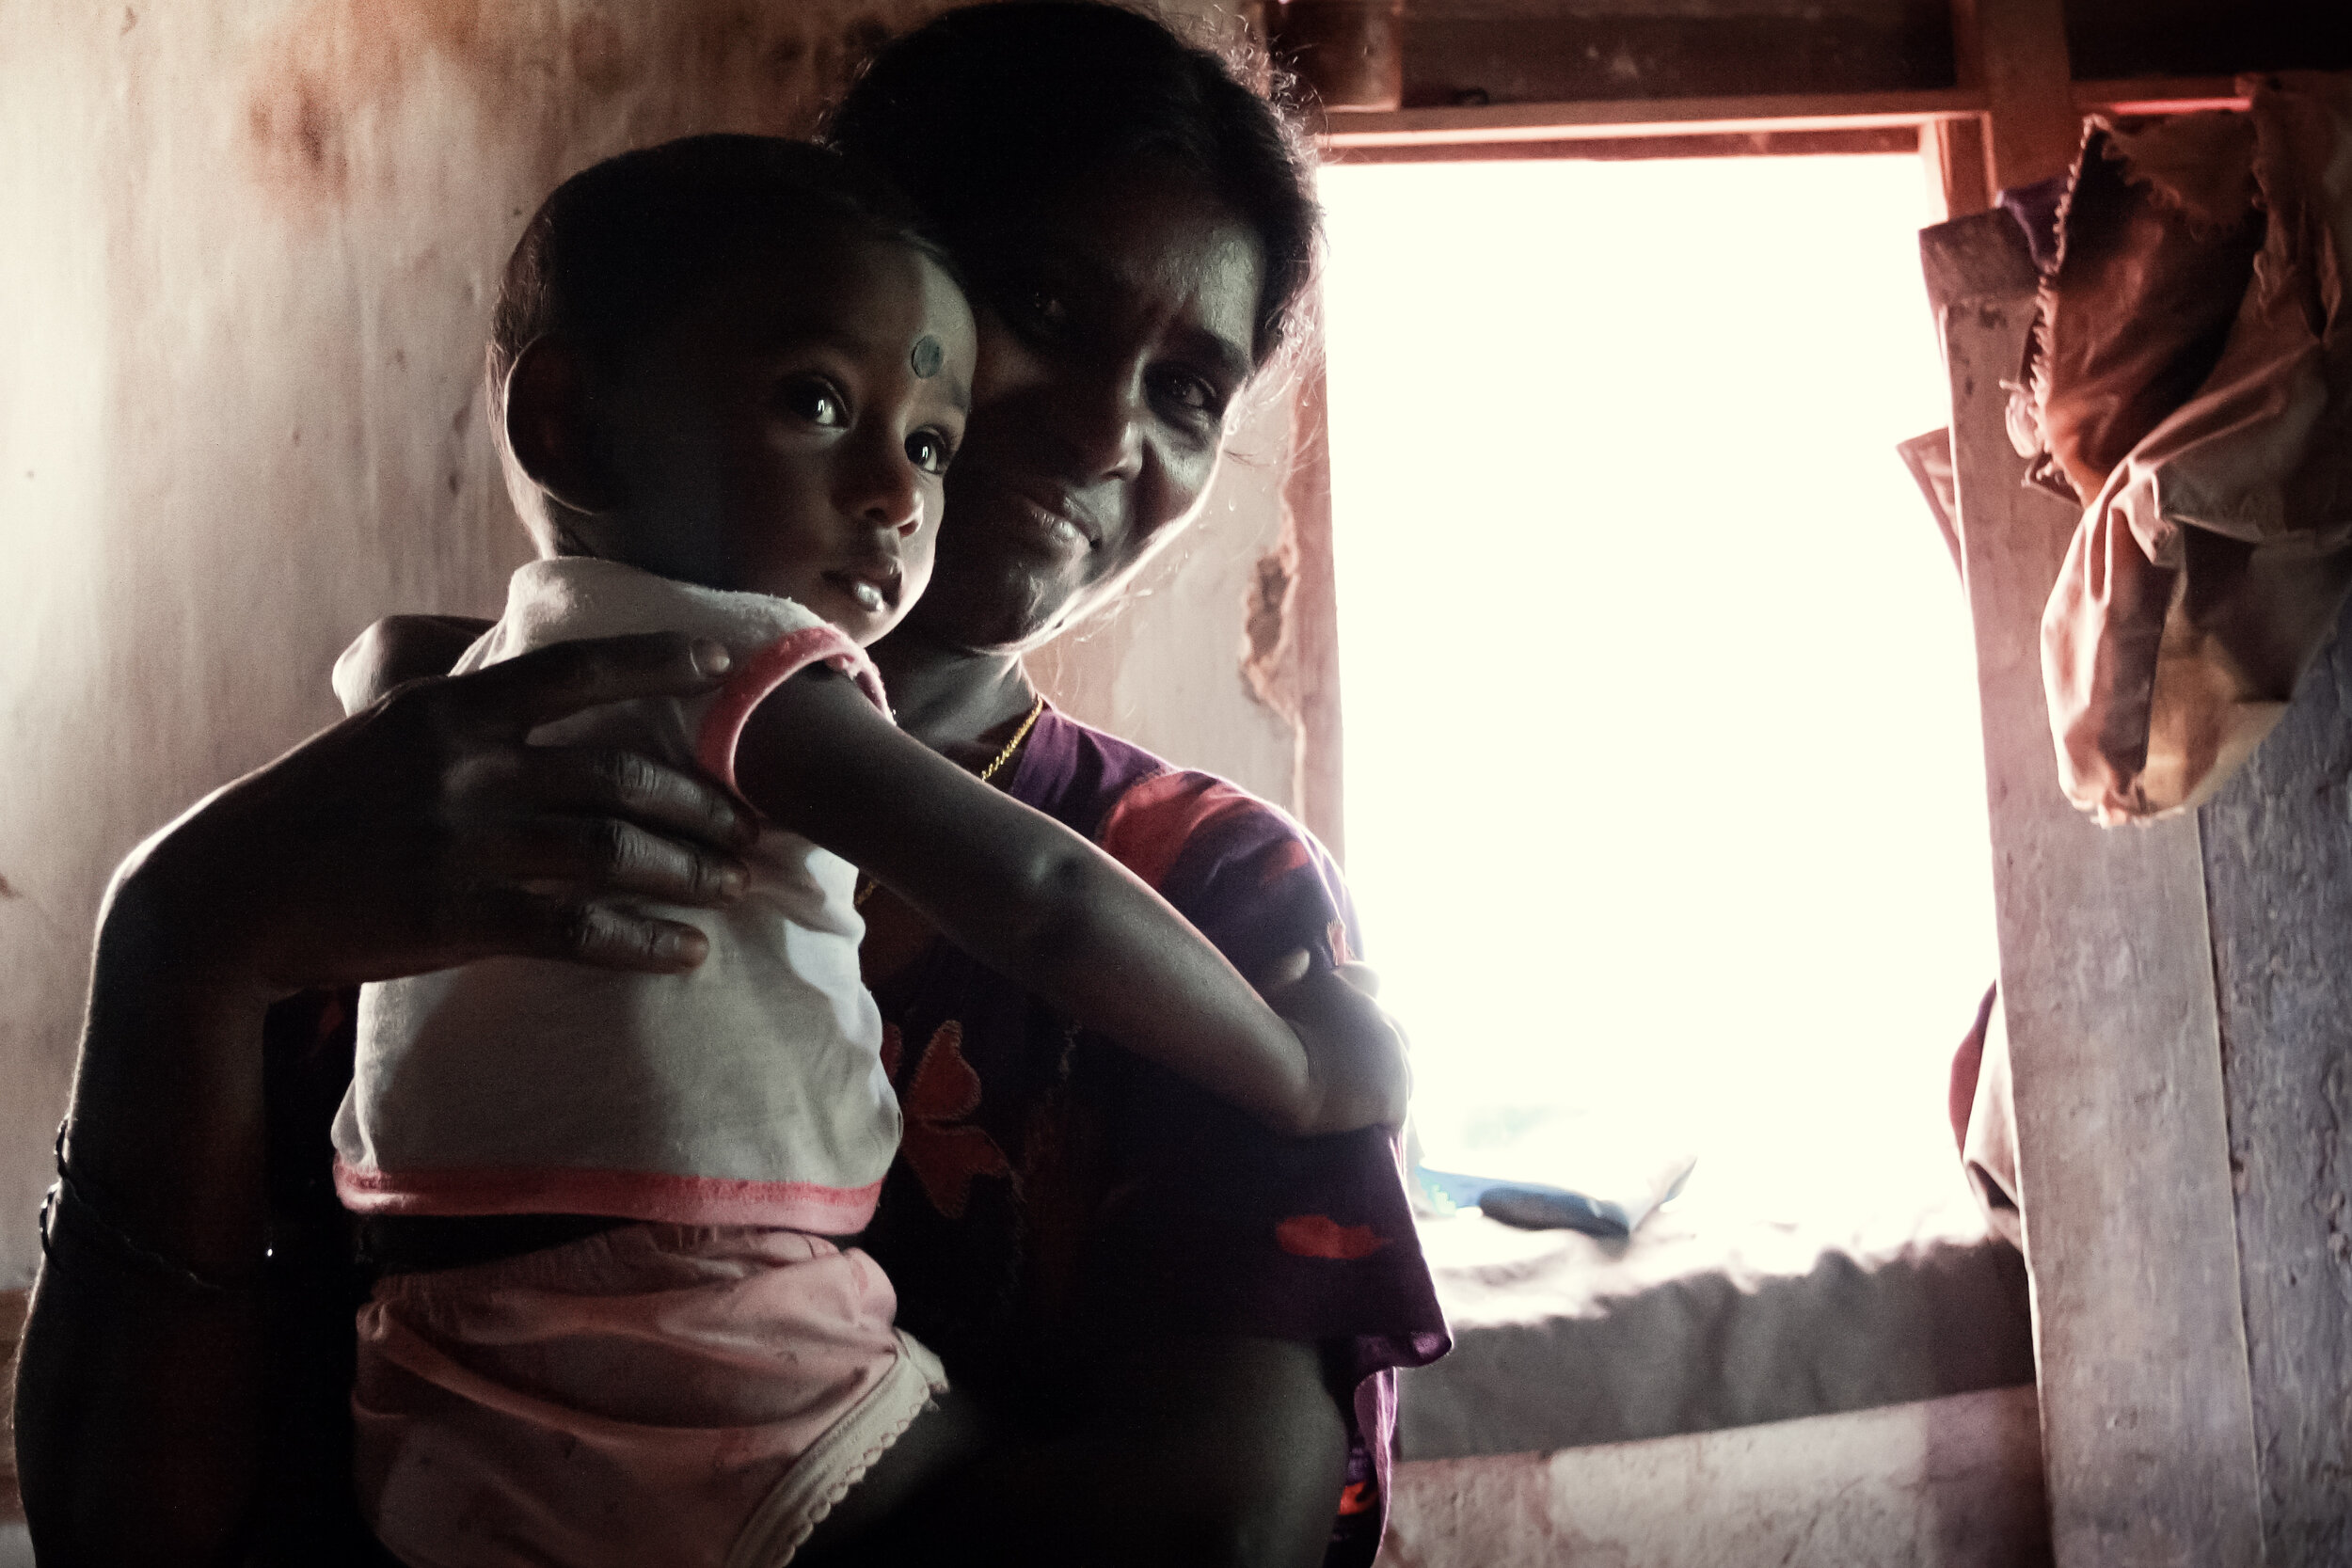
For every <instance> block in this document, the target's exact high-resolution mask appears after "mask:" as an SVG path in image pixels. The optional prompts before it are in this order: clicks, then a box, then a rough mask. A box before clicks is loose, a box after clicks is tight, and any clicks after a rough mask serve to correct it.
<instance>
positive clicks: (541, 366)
mask: <svg viewBox="0 0 2352 1568" xmlns="http://www.w3.org/2000/svg"><path fill="white" fill-rule="evenodd" d="M590 378H591V372H590V370H589V367H588V364H587V361H586V360H585V359H584V358H583V357H582V356H581V355H580V351H579V350H578V349H576V348H574V347H573V346H572V345H571V344H569V343H567V342H565V341H564V340H563V339H561V338H556V337H543V338H533V339H532V341H530V342H529V343H528V344H526V345H524V348H523V351H522V353H520V354H518V355H516V356H515V364H514V368H513V369H512V370H510V371H508V372H506V445H507V450H508V451H512V452H513V453H514V454H515V461H516V462H517V463H519V464H520V465H522V470H523V472H524V473H526V474H528V475H530V476H531V482H532V483H533V484H536V485H537V486H539V488H540V489H542V490H544V491H546V492H547V493H548V496H549V497H550V498H551V499H554V500H555V501H557V502H558V503H559V504H561V505H563V506H565V507H568V508H569V509H570V510H572V511H574V512H581V513H588V514H591V515H593V514H596V513H599V512H610V511H612V509H613V508H614V507H615V506H617V505H618V504H619V502H620V494H619V485H618V484H617V483H615V481H614V478H613V475H612V468H611V465H610V464H608V463H607V462H606V461H605V453H604V450H603V443H602V442H600V441H599V440H598V439H597V438H596V420H595V418H594V416H593V413H592V410H591V407H590V403H591V399H592V398H593V397H594V395H595V393H594V388H593V387H592V386H591V381H590Z"/></svg>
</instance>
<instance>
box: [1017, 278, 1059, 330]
mask: <svg viewBox="0 0 2352 1568" xmlns="http://www.w3.org/2000/svg"><path fill="white" fill-rule="evenodd" d="M1021 318H1022V320H1023V321H1025V323H1027V324H1028V325H1029V328H1030V329H1031V330H1032V331H1035V332H1041V333H1044V334H1046V335H1047V336H1049V337H1050V336H1054V335H1057V334H1059V333H1062V332H1066V331H1068V330H1069V328H1070V307H1069V306H1068V305H1066V304H1064V303H1063V301H1062V298H1061V296H1060V295H1059V294H1057V293H1054V292H1053V291H1052V290H1051V289H1031V290H1029V291H1028V292H1027V293H1024V294H1023V295H1022V296H1021Z"/></svg>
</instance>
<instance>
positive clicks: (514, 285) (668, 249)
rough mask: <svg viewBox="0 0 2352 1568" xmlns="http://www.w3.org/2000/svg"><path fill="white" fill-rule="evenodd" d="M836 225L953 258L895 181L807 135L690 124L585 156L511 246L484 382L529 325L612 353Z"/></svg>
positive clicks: (505, 363)
mask: <svg viewBox="0 0 2352 1568" xmlns="http://www.w3.org/2000/svg"><path fill="white" fill-rule="evenodd" d="M845 230H846V231H847V232H850V233H852V234H856V235H859V236H861V237H864V238H870V239H879V240H883V241H889V242H895V243H898V244H900V245H912V246H914V248H915V249H918V250H920V251H922V252H924V253H925V254H926V255H928V256H930V257H931V258H932V259H933V260H934V261H939V262H940V263H941V264H942V265H943V266H947V265H948V263H947V259H946V253H945V252H944V251H943V250H942V248H941V246H940V245H939V244H938V242H937V241H935V240H933V239H931V238H930V236H929V234H928V232H927V231H926V230H925V229H924V227H923V224H922V220H921V218H920V215H919V213H918V211H917V209H916V208H915V206H914V204H913V202H911V201H910V200H909V199H908V198H907V196H906V195H905V194H904V193H903V192H901V191H899V190H898V188H897V187H895V186H893V185H892V184H891V183H890V182H889V181H888V180H887V179H884V178H882V176H880V175H877V174H875V173H873V172H871V171H869V170H866V169H864V168H861V167H859V166H857V165H856V164H854V163H853V162H851V161H850V159H848V158H845V157H843V156H842V155H840V154H839V153H837V152H834V151H831V150H827V149H825V148H821V147H814V146H811V145H809V144H808V143H806V142H794V141H785V140H783V139H781V138H778V137H774V136H751V135H705V136H687V137H684V138H682V139H680V140H678V141H673V142H664V143H662V144H661V145H660V146H659V147H647V148H641V149H639V150H636V151H633V152H624V153H622V154H620V155H619V156H618V157H614V158H607V159H606V160H604V162H602V163H600V164H593V165H591V166H588V167H587V168H584V169H582V170H580V172H579V173H578V174H575V175H573V176H572V177H571V178H570V179H569V180H566V181H564V182H563V183H562V184H561V185H558V186H557V187H556V188H555V190H554V193H553V194H552V195H550V196H549V197H548V198H547V200H545V201H544V202H542V203H540V206H539V210H538V212H537V213H535V214H532V219H531V222H530V224H529V225H528V226H526V227H525V228H524V230H523V234H522V238H521V239H520V240H518V241H516V245H515V251H514V254H513V255H512V256H511V257H509V258H508V259H507V262H506V274H505V276H504V277H503V278H502V279H501V282H500V285H499V298H498V307H497V309H496V310H495V311H494V312H493V313H492V315H491V319H490V356H489V373H490V386H491V395H492V397H493V398H494V399H502V398H503V396H504V389H505V385H506V372H508V371H510V370H511V369H513V368H514V364H515V359H516V356H518V355H520V354H521V353H522V351H523V350H524V348H525V347H527V346H528V345H529V344H530V342H531V341H532V339H534V338H537V337H540V336H542V335H543V334H546V333H549V332H558V333H562V334H564V335H565V336H567V337H569V338H571V339H573V340H574V341H576V342H578V343H579V344H580V347H581V349H582V350H583V351H584V352H586V353H588V354H590V355H592V356H609V355H610V354H611V353H612V351H613V350H615V349H617V348H620V347H622V346H624V345H627V344H628V343H630V342H633V341H642V339H643V338H644V335H645V334H646V333H648V332H650V331H652V330H653V329H654V328H656V327H658V326H659V325H660V324H661V323H662V322H663V321H664V320H665V319H667V318H668V317H670V316H671V315H673V314H675V312H676V311H677V310H679V309H683V308H684V307H685V305H686V304H687V303H688V302H689V301H691V298H692V297H693V296H694V295H695V293H697V292H698V291H699V290H701V289H702V288H704V287H707V285H709V284H710V283H712V282H714V281H716V280H717V279H718V278H720V277H723V276H724V275H725V274H726V273H727V272H728V271H729V270H730V269H732V268H734V267H737V266H739V265H741V264H742V263H743V262H744V261H747V260H749V259H750V258H751V257H752V256H753V255H754V254H755V253H756V252H757V251H758V250H759V249H760V248H761V247H763V246H767V245H778V244H782V245H795V244H806V243H807V242H808V240H809V239H810V237H811V236H812V234H814V233H816V232H818V231H832V232H841V231H845ZM953 270H954V269H953V268H952V267H949V272H950V275H951V276H952V275H953Z"/></svg>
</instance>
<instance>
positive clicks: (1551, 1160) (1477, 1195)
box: [1412, 1105, 1698, 1239]
mask: <svg viewBox="0 0 2352 1568" xmlns="http://www.w3.org/2000/svg"><path fill="white" fill-rule="evenodd" d="M1454 1131H1455V1134H1456V1135H1454V1136H1451V1137H1446V1136H1438V1135H1435V1132H1434V1130H1432V1129H1417V1130H1416V1132H1417V1135H1416V1136H1415V1138H1414V1139H1413V1149H1412V1168H1413V1176H1414V1181H1415V1185H1416V1186H1418V1187H1419V1188H1420V1194H1419V1196H1420V1199H1421V1205H1420V1206H1421V1208H1422V1211H1423V1212H1436V1213H1438V1214H1450V1213H1453V1212H1455V1211H1456V1210H1460V1209H1472V1208H1474V1209H1479V1210H1482V1211H1484V1212H1485V1213H1486V1217H1487V1218H1489V1219H1493V1220H1499V1221H1501V1222H1502V1223H1503V1224H1504V1225H1510V1226H1517V1227H1519V1228H1520V1229H1523V1230H1581V1231H1582V1232H1584V1233H1585V1234H1586V1235H1588V1236H1599V1237H1603V1238H1608V1239H1622V1238H1624V1237H1628V1236H1630V1235H1632V1234H1633V1232H1634V1231H1635V1230H1636V1229H1638V1228H1639V1227H1641V1224H1642V1222H1643V1221H1644V1220H1645V1219H1647V1218H1649V1216H1650V1214H1651V1213H1652V1212H1655V1211H1656V1210H1657V1208H1658V1206H1659V1205H1660V1204H1661V1203H1664V1202H1666V1201H1667V1200H1668V1199H1670V1198H1672V1197H1673V1196H1675V1195H1676V1194H1677V1193H1679V1192H1680V1191H1681V1190H1682V1184H1683V1182H1684V1181H1686V1180H1689V1179H1690V1175H1691V1171H1692V1167H1693V1166H1695V1165H1696V1164H1698V1161H1697V1157H1696V1156H1694V1155H1691V1154H1687V1153H1682V1152H1680V1151H1679V1150H1677V1149H1675V1148H1673V1147H1672V1145H1671V1144H1669V1143H1667V1142H1666V1141H1665V1140H1663V1139H1661V1138H1660V1137H1658V1136H1656V1135H1655V1134H1654V1133H1651V1132H1646V1131H1645V1130H1642V1129H1637V1128H1636V1127H1633V1126H1629V1125H1628V1123H1627V1121H1626V1119H1625V1118H1624V1117H1622V1116H1619V1115H1608V1116H1602V1115H1596V1114H1594V1113H1593V1112H1591V1111H1589V1110H1570V1109H1567V1108H1565V1107H1558V1106H1525V1105H1520V1106H1509V1107H1500V1106H1498V1107H1491V1108H1488V1109H1486V1110H1484V1111H1482V1112H1478V1113H1475V1114H1473V1115H1471V1116H1470V1117H1466V1118H1464V1119H1463V1121H1462V1123H1461V1125H1460V1126H1459V1127H1458V1129H1455V1130H1454ZM1423 1136H1427V1138H1428V1143H1427V1145H1424V1144H1423V1143H1422V1137H1423ZM1433 1159H1434V1161H1435V1163H1434V1164H1433V1163H1432V1161H1433Z"/></svg>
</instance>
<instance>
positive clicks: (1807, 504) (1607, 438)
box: [1322, 157, 1995, 1217]
mask: <svg viewBox="0 0 2352 1568" xmlns="http://www.w3.org/2000/svg"><path fill="white" fill-rule="evenodd" d="M1322 193H1323V199H1324V201H1325V203H1326V205H1327V211H1328V220H1329V230H1330V244H1331V265H1330V270H1329V275H1328V277H1327V286H1326V297H1327V310H1328V330H1329V345H1330V360H1329V367H1330V420H1331V458H1332V476H1333V489H1334V514H1335V518H1336V523H1335V527H1336V530H1337V551H1338V573H1339V593H1340V613H1341V640H1342V686H1343V700H1344V703H1345V711H1344V725H1345V734H1346V758H1345V767H1346V809H1347V820H1346V847H1347V855H1348V871H1349V879H1350V881H1351V884H1352V885H1353V887H1354V888H1355V890H1356V893H1357V896H1358V899H1359V904H1360V906H1361V910H1362V912H1363V915H1364V920H1365V927H1366V932H1367V939H1368V944H1369V946H1370V949H1371V951H1370V955H1369V956H1370V957H1371V958H1372V959H1373V960H1374V962H1375V964H1376V965H1377V966H1378V967H1379V969H1380V971H1381V973H1382V975H1383V979H1384V982H1385V990H1384V991H1383V1000H1384V1002H1385V1003H1386V1004H1387V1005H1389V1006H1391V1008H1392V1009H1393V1010H1394V1011H1395V1012H1396V1013H1397V1014H1398V1016H1399V1017H1401V1018H1402V1019H1404V1020H1405V1022H1406V1025H1407V1027H1408V1028H1409V1029H1410V1030H1411V1032H1412V1036H1413V1039H1414V1064H1415V1073H1416V1077H1417V1081H1418V1090H1417V1096H1418V1098H1417V1101H1416V1103H1417V1116H1418V1117H1421V1118H1422V1122H1423V1125H1424V1126H1428V1127H1432V1128H1435V1127H1439V1126H1443V1125H1446V1124H1449V1123H1454V1122H1458V1121H1459V1120H1460V1119H1462V1118H1464V1117H1470V1116H1473V1115H1475V1114H1478V1113H1479V1112H1480V1111H1481V1109H1482V1108H1485V1107H1495V1106H1505V1105H1518V1106H1525V1105H1531V1104H1558V1105H1563V1106H1571V1107H1584V1108H1587V1109H1588V1110H1589V1111H1590V1112H1591V1113H1592V1114H1593V1115H1595V1116H1597V1117H1603V1118H1607V1117H1612V1116H1613V1115H1615V1114H1616V1113H1617V1112H1620V1111H1622V1112H1623V1113H1624V1115H1625V1116H1626V1117H1628V1118H1629V1119H1634V1120H1638V1121H1640V1122H1642V1123H1644V1124H1647V1125H1655V1126H1659V1127H1661V1128H1663V1129H1665V1130H1667V1132H1666V1135H1668V1136H1671V1137H1676V1138H1679V1139H1680V1140H1681V1141H1683V1142H1684V1143H1686V1144H1687V1145H1688V1147H1689V1148H1692V1150H1694V1151H1695V1152H1696V1153H1697V1154H1698V1156H1699V1164H1698V1167H1697V1170H1696V1172H1695V1173H1694V1174H1693V1175H1692V1179H1691V1185H1690V1188H1689V1189H1688V1190H1689V1191H1690V1192H1691V1193H1692V1195H1693V1196H1697V1195H1699V1194H1701V1193H1702V1192H1704V1193H1706V1194H1708V1196H1710V1198H1714V1199H1722V1198H1724V1197H1726V1196H1736V1198H1737V1200H1738V1201H1739V1202H1740V1203H1741V1204H1742V1205H1753V1206H1758V1207H1760V1208H1762V1209H1764V1210H1770V1211H1787V1212H1788V1213H1789V1214H1790V1216H1791V1217H1796V1216H1798V1215H1813V1216H1819V1215H1820V1214H1821V1213H1823V1212H1825V1211H1826V1212H1831V1213H1835V1214H1840V1215H1845V1214H1857V1213H1878V1212H1890V1211H1892V1210H1895V1209H1898V1208H1901V1207H1906V1206H1908V1207H1910V1208H1913V1209H1916V1208H1917V1207H1918V1206H1919V1205H1920V1204H1921V1203H1922V1202H1923V1201H1926V1202H1934V1201H1938V1200H1941V1199H1945V1198H1947V1197H1950V1196H1958V1195H1961V1194H1963V1193H1964V1186H1963V1182H1962V1179H1961V1176H1960V1173H1959V1167H1958V1162H1957V1160H1956V1159H1955V1156H1954V1153H1953V1148H1952V1143H1951V1135H1950V1131H1949V1126H1948V1123H1947V1119H1946V1116H1947V1114H1946V1087H1945V1086H1946V1081H1947V1070H1948V1067H1949V1063H1950V1059H1951V1053H1952V1051H1953V1048H1954V1046H1955V1045H1956V1044H1957V1043H1958V1040H1959V1037H1960V1036H1961V1035H1962V1033H1963V1031H1964V1030H1965V1028H1966V1026H1967V1024H1968V1022H1969V1021H1970V1019H1971V1018H1972V1016H1973V1014H1974V1010H1975V1007H1976V1004H1977V1002H1978V999H1979V997H1980V996H1981V994H1982V993H1983V990H1984V989H1985V987H1986V986H1987V985H1988V984H1989V983H1990V982H1991V979H1992V977H1993V975H1994V968H1995V958H1994V923H1993V899H1992V871H1991V856H1990V850H1989V847H1988V839H1987V833H1986V825H1985V799H1984V788H1985V786H1984V770H1983V762H1982V752H1981V746H1980V739H1979V719H1978V710H1977V703H1976V678H1975V667H1974V661H1973V654H1972V651H1971V642H1970V639H1969V630H1968V618H1967V611H1966V608H1965V605H1964V603H1963V598H1962V595H1961V591H1960V585H1959V581H1958V578H1957V576H1956V574H1955V572H1954V570H1953V565H1952V561H1951V558H1950V555H1949V554H1948V553H1947V548H1946V546H1945V545H1944V542H1943V540H1942V538H1941V537H1940V535H1939V534H1938V532H1937V531H1936V528H1935V525H1934V522H1933V520H1932V518H1931V515H1930V514H1929V513H1928V511H1927V509H1926V506H1925V504H1924V503H1923V501H1922V499H1921V497H1920V494H1919V492H1918V489H1917V488H1916V486H1915V484H1914V483H1913V481H1912V479H1911V477H1910V476H1909V474H1908V473H1907V472H1906V470H1905V469H1904V467H1903V466H1902V464H1901V462H1900V460H1899V458H1898V457H1897V456H1896V454H1895V451H1894V447H1895V444H1896V443H1897V442H1898V441H1899V440H1901V439H1903V438H1904V437H1907V436H1915V435H1916V434H1918V433H1919V432H1921V431H1924V430H1931V429H1934V428H1935V427H1937V426H1939V425H1941V424H1943V423H1945V422H1946V421H1947V418H1948V405H1949V404H1948V393H1947V388H1946V385H1945V382H1944V376H1943V371H1942V366H1941V361H1940V357H1939V356H1938V354H1937V352H1936V344H1935V338H1934V332H1933V327H1932V322H1931V316H1930V314H1929V311H1928V307H1927V303H1926V300H1925V297H1924V293H1923V289H1922V286H1921V282H1920V272H1919V262H1918V250H1917V239H1916V231H1917V230H1918V229H1919V228H1920V227H1921V226H1922V225H1923V224H1925V223H1927V222H1929V221H1931V214H1929V213H1928V211H1927V192H1926V182H1925V180H1924V178H1923V176H1922V174H1921V171H1920V166H1919V163H1918V161H1917V159H1916V158H1914V157H1815V158H1724V159H1715V160H1693V161H1671V162H1583V161H1575V162H1565V161H1564V162H1546V161H1532V160H1531V161H1521V162H1497V163H1455V164H1406V165H1370V166H1335V167H1331V168H1328V169H1326V170H1325V171H1324V174H1323V177H1322Z"/></svg>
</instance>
